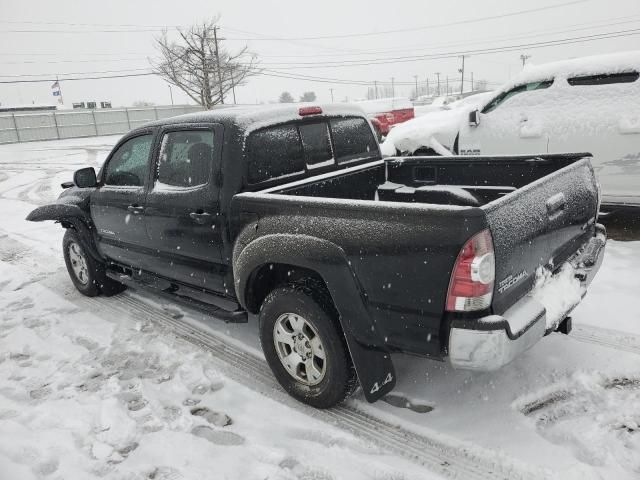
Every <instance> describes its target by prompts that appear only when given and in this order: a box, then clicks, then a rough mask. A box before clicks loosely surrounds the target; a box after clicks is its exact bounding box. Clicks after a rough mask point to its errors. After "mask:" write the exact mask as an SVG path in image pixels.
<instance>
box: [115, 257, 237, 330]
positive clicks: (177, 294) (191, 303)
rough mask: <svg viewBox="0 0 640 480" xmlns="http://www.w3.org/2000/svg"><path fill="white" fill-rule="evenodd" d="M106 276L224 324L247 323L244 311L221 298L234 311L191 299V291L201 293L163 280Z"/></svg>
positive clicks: (214, 296)
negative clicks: (216, 319)
mask: <svg viewBox="0 0 640 480" xmlns="http://www.w3.org/2000/svg"><path fill="white" fill-rule="evenodd" d="M107 276H108V277H109V278H111V279H112V280H115V281H116V282H120V283H122V284H124V285H126V286H127V287H132V288H134V289H135V288H142V289H145V290H149V291H151V292H153V293H155V294H156V295H159V296H161V297H163V298H166V299H167V300H169V301H171V302H173V303H177V304H179V305H182V306H184V307H187V308H193V309H195V310H199V311H201V312H203V313H206V314H208V315H211V316H214V317H216V318H218V319H220V320H222V321H224V322H225V323H247V322H248V321H249V316H248V314H247V312H246V310H242V308H241V307H240V306H239V305H238V304H237V303H235V302H230V301H229V300H227V299H225V298H223V297H219V302H220V303H222V304H224V305H225V307H232V308H233V307H234V306H235V307H236V309H234V310H230V309H229V308H225V307H223V306H222V305H215V304H213V303H209V302H205V301H202V300H198V299H196V298H193V297H192V296H189V295H188V293H190V292H192V291H193V292H194V293H199V294H200V295H199V296H202V292H197V291H196V290H194V289H191V288H189V287H186V286H181V285H177V284H175V283H171V282H169V281H167V280H164V279H160V278H153V279H150V281H145V280H144V279H142V278H140V279H138V278H133V277H132V276H131V275H127V274H126V273H120V272H115V271H112V270H107ZM207 298H211V299H212V300H214V301H215V300H218V298H216V295H215V294H207Z"/></svg>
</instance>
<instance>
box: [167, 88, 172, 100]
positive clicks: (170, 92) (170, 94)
mask: <svg viewBox="0 0 640 480" xmlns="http://www.w3.org/2000/svg"><path fill="white" fill-rule="evenodd" d="M167 86H168V87H169V96H170V97H171V105H173V91H172V90H171V85H167Z"/></svg>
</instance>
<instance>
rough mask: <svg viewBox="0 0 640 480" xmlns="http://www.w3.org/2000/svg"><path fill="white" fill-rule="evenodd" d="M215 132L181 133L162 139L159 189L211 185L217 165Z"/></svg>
mask: <svg viewBox="0 0 640 480" xmlns="http://www.w3.org/2000/svg"><path fill="white" fill-rule="evenodd" d="M213 152H214V150H213V132H212V131H211V130H181V131H178V132H168V133H165V134H164V136H163V137H162V144H161V147H160V155H159V157H158V165H157V169H156V182H155V188H157V187H161V186H171V187H183V188H186V187H195V186H199V185H205V184H206V183H208V182H209V176H210V174H211V169H212V162H213Z"/></svg>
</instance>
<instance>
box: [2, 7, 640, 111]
mask: <svg viewBox="0 0 640 480" xmlns="http://www.w3.org/2000/svg"><path fill="white" fill-rule="evenodd" d="M555 5H562V6H560V7H558V8H549V9H545V10H542V9H543V8H545V7H547V6H555ZM534 9H538V11H530V10H534ZM527 10H529V11H530V12H529V13H524V14H518V12H521V11H527ZM216 14H220V15H221V20H220V25H221V28H222V30H221V33H222V35H223V37H225V38H228V39H229V40H227V41H226V44H227V46H228V48H229V49H230V50H232V51H233V50H235V49H238V48H241V47H242V46H243V45H245V44H247V45H248V46H249V48H250V49H251V50H252V51H253V52H255V53H256V54H257V55H258V57H259V59H260V61H261V64H262V66H263V67H264V68H265V69H266V70H267V71H268V72H271V74H277V75H285V76H290V75H295V76H300V75H306V76H313V77H322V78H325V79H327V78H328V79H339V80H342V81H357V82H365V81H366V82H373V81H374V80H376V81H377V82H379V85H381V84H382V83H383V82H391V78H392V77H394V78H395V82H396V89H395V90H396V94H397V95H409V94H410V93H411V91H412V89H413V87H412V84H413V83H414V75H417V76H418V80H419V82H421V85H423V84H424V82H425V80H426V79H427V78H429V81H430V83H431V84H432V85H433V83H434V82H435V79H436V75H435V73H436V72H440V74H441V75H440V79H441V82H442V83H443V85H444V82H445V79H446V77H447V76H449V77H450V78H452V79H454V78H456V79H459V77H460V74H459V73H458V69H459V68H460V62H461V60H460V58H458V56H457V53H459V52H463V51H470V50H476V51H477V50H486V49H489V48H495V47H505V46H515V48H514V49H513V51H509V52H498V53H490V54H486V53H483V52H476V53H474V54H471V55H470V56H469V57H467V58H466V59H465V64H466V65H465V68H466V75H467V78H469V77H470V75H471V72H473V75H474V79H475V80H478V79H486V80H487V81H489V82H492V85H493V83H496V84H499V83H500V82H503V81H505V80H507V79H508V78H509V77H510V76H513V75H515V74H516V73H517V72H518V71H519V70H520V69H521V67H522V63H521V60H520V55H521V54H527V55H531V58H530V60H529V61H530V62H533V63H543V62H547V61H552V60H560V59H565V58H572V57H578V56H584V55H591V54H597V53H608V52H615V51H620V50H633V49H640V35H638V33H640V0H574V1H573V2H572V1H571V0H541V1H539V2H532V1H522V0H484V1H481V0H455V1H453V0H450V1H443V0H440V1H429V0H428V1H425V0H413V1H403V0H386V1H385V0H367V1H345V0H324V1H321V2H307V1H290V0H278V1H275V0H260V1H254V0H244V1H237V0H236V1H226V0H219V1H217V2H213V1H211V0H179V1H175V0H153V1H132V0H109V1H93V0H84V1H65V0H56V1H50V0H20V1H15V0H0V81H6V80H26V79H33V78H42V77H38V76H37V75H39V74H47V76H50V77H52V78H54V77H55V76H56V75H59V76H60V77H64V76H68V75H69V74H74V73H75V74H81V75H83V76H88V75H95V76H100V75H119V74H126V73H142V72H145V71H148V70H149V62H148V60H147V58H148V57H153V56H154V54H155V51H154V47H153V39H154V36H157V35H158V34H159V29H160V28H161V27H162V26H167V27H170V28H171V27H172V26H176V25H190V24H192V23H194V22H198V21H201V20H202V19H205V18H208V17H212V16H214V15H216ZM496 16H502V17H501V18H493V19H486V18H487V17H496ZM483 18H484V20H482V19H483ZM80 24H85V25H80ZM86 24H93V25H86ZM52 30H53V31H52ZM19 31H20V32H19ZM389 31H392V32H390V33H381V32H389ZM613 32H621V33H617V34H618V35H625V36H619V37H618V38H608V39H601V40H597V41H589V42H579V43H568V44H563V45H555V46H547V47H544V48H537V47H534V46H532V45H530V46H523V47H519V46H520V45H523V44H532V43H539V42H544V41H551V40H561V39H576V37H586V36H593V35H599V34H605V33H606V34H609V33H613ZM634 33H635V34H634ZM354 34H357V35H354ZM360 34H366V35H360ZM629 34H631V35H629ZM327 36H334V37H335V36H338V38H309V37H327ZM274 38H275V39H274ZM283 38H285V39H286V40H282V39H283ZM300 38H306V39H305V40H299V39H300ZM278 39H279V40H278ZM572 41H574V40H572ZM434 54H438V55H440V56H443V55H444V54H446V55H444V56H450V57H451V58H440V59H433V58H422V59H418V60H416V59H400V58H398V57H407V56H409V57H411V56H420V55H422V56H425V55H431V56H433V55H434ZM358 60H359V61H360V64H362V63H371V61H377V62H379V61H381V60H382V61H384V62H390V61H394V63H382V64H380V63H378V64H374V65H357V66H353V65H349V66H330V67H328V66H318V65H314V63H316V64H317V63H318V62H325V63H326V62H334V63H336V62H342V63H341V64H342V65H344V62H345V61H347V62H353V61H358ZM405 60H410V61H405ZM87 72H91V73H87ZM94 72H98V73H94ZM103 72H110V73H103ZM76 76H77V75H76ZM331 82H332V81H331V80H325V81H322V82H317V81H302V80H294V79H285V78H276V77H267V76H260V77H254V78H252V79H251V80H250V81H249V82H248V83H247V85H245V86H242V87H239V88H238V89H237V101H238V103H256V102H268V101H274V100H276V99H277V98H278V96H279V94H280V93H281V92H282V91H284V90H287V91H289V92H291V93H292V94H293V96H294V97H296V98H297V97H298V96H300V95H301V94H302V93H303V92H305V91H309V90H312V91H315V92H316V94H317V95H318V98H319V100H320V101H329V100H330V99H331V93H330V89H333V95H334V97H335V100H336V101H338V100H343V99H345V98H346V97H348V98H349V99H354V98H362V97H364V96H365V95H366V91H367V87H366V86H364V85H350V84H346V83H342V82H337V81H336V82H334V83H331ZM452 84H453V80H452ZM61 86H62V93H63V96H64V100H65V104H67V105H70V104H71V103H72V102H77V101H91V100H95V101H97V102H100V101H104V100H110V101H112V102H113V105H114V106H124V105H130V104H131V103H132V102H135V101H138V100H147V101H151V102H155V103H157V104H169V103H170V97H169V89H168V86H167V84H166V83H165V82H164V81H162V80H161V79H159V78H158V77H155V76H144V77H132V78H121V79H102V80H82V81H63V82H61ZM50 87H51V83H50V82H45V83H37V84H27V83H21V84H12V85H9V84H0V103H2V104H3V105H12V104H27V103H32V102H36V103H53V99H54V97H52V95H51V88H50ZM443 88H444V87H443ZM458 88H459V87H458ZM467 88H468V85H467ZM173 95H174V101H175V102H176V103H193V102H191V101H188V98H187V97H186V95H184V94H182V93H181V92H179V91H178V90H177V89H176V88H173ZM227 100H228V101H229V102H231V101H232V98H228V99H227Z"/></svg>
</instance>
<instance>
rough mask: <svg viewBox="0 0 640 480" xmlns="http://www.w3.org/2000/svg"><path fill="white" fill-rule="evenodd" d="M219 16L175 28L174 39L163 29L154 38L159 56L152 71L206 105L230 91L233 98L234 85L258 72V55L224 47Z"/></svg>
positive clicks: (222, 97) (219, 99)
mask: <svg viewBox="0 0 640 480" xmlns="http://www.w3.org/2000/svg"><path fill="white" fill-rule="evenodd" d="M218 20H219V17H215V18H213V19H211V20H207V21H204V22H202V23H201V24H196V25H192V26H191V27H189V29H181V28H177V29H176V32H175V33H176V34H177V37H176V38H175V39H172V38H170V35H169V32H168V31H167V30H165V31H163V32H162V34H161V35H160V37H158V38H156V41H155V46H156V49H157V50H158V52H159V54H160V58H159V59H158V60H156V61H154V60H151V65H152V67H153V69H154V71H155V73H157V74H158V75H160V76H161V77H162V78H163V79H164V80H166V81H167V82H169V83H170V84H172V85H175V86H176V87H178V88H179V89H181V90H182V91H183V92H185V93H186V94H187V95H189V97H190V98H191V99H193V100H194V101H195V102H197V103H198V104H200V105H202V106H203V107H205V108H207V109H209V108H211V107H212V106H214V105H217V104H218V103H224V100H225V95H226V94H227V93H228V92H230V91H233V96H234V100H235V90H234V89H235V87H237V86H238V85H243V84H244V83H246V81H247V79H248V78H249V77H250V76H251V75H255V74H256V73H258V71H257V70H256V66H257V56H256V55H255V54H253V53H251V52H249V51H248V49H247V47H246V46H245V47H244V48H242V49H240V50H239V51H237V52H235V53H230V52H229V51H228V50H227V49H225V48H224V47H223V42H224V39H223V38H221V37H219V36H218V30H219V27H218V26H217V22H218Z"/></svg>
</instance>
